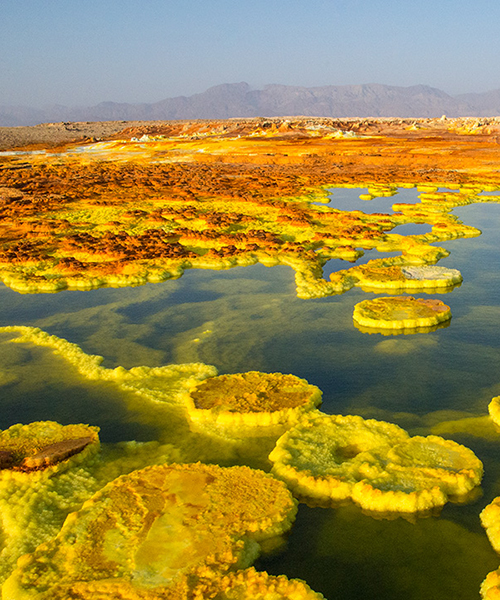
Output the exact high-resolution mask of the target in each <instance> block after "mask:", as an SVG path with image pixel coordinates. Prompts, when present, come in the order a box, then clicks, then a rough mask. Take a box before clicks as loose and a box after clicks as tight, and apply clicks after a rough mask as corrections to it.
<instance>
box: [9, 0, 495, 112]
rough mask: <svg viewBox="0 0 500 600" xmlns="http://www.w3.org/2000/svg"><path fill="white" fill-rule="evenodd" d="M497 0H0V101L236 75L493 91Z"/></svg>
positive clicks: (85, 96)
mask: <svg viewBox="0 0 500 600" xmlns="http://www.w3.org/2000/svg"><path fill="white" fill-rule="evenodd" d="M498 22H500V4H495V3H493V2H492V1H489V0H478V1H477V2H476V3H474V4H473V5H472V4H471V5H470V6H463V5H460V7H457V5H456V3H455V2H452V1H451V0H438V1H437V2H436V1H434V2H431V0H415V1H414V2H412V3H411V4H407V3H399V4H397V3H394V2H392V0H309V1H308V2H305V1H302V0H287V1H286V2H285V0H255V1H254V2H252V3H251V4H250V3H248V4H247V3H235V2H234V1H232V0H213V1H212V2H210V3H206V2H203V1H202V0H185V1H184V2H182V3H179V2H176V1H174V0H142V1H141V2H138V1H137V0H120V1H118V0H107V1H106V2H104V3H103V2H97V0H87V1H86V2H85V3H80V2H76V1H74V0H65V1H63V0H45V2H43V3H40V2H38V1H37V0H24V1H23V2H22V3H20V2H18V1H17V0H3V2H2V19H1V20H0V52H1V56H2V58H3V61H2V63H1V64H0V104H7V105H18V106H30V107H33V108H42V107H46V106H50V105H53V104H62V105H66V106H92V105H95V104H99V103H100V102H118V103H122V102H123V103H153V102H158V101H160V100H162V99H165V98H172V97H176V96H191V95H193V94H197V93H202V92H204V91H206V90H207V89H208V88H210V87H213V86H216V85H219V84H222V83H231V82H240V81H246V82H248V83H249V84H250V85H251V86H252V87H254V88H257V89H261V88H263V87H264V86H265V85H268V84H269V83H271V84H273V83H275V84H282V85H289V86H303V87H323V86H326V85H338V86H341V85H361V84H363V83H371V82H373V83H379V84H383V85H391V86H399V87H409V86H413V85H427V86H430V87H433V88H438V89H440V90H442V91H444V92H446V93H447V94H449V95H451V96H456V95H459V94H464V93H481V92H487V91H490V90H495V89H498V88H500V73H499V72H498V68H497V60H498V56H499V54H500V39H499V37H498V35H497V23H498Z"/></svg>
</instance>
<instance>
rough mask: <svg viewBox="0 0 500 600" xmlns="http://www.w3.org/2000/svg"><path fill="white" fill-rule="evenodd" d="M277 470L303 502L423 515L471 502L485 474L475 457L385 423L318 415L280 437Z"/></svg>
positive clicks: (275, 457) (275, 454)
mask: <svg viewBox="0 0 500 600" xmlns="http://www.w3.org/2000/svg"><path fill="white" fill-rule="evenodd" d="M269 458H270V460H271V461H272V462H273V469H272V472H273V473H274V474H275V475H276V476H277V477H279V478H281V479H283V480H284V481H285V482H286V483H287V485H288V486H289V487H290V488H291V489H292V490H293V491H294V492H295V493H296V494H298V495H299V496H301V497H304V498H310V499H313V500H317V501H320V502H322V503H325V504H328V503H329V502H332V501H333V502H338V501H343V500H347V499H351V500H353V501H354V502H355V503H356V504H358V505H359V506H361V507H362V508H363V509H366V510H368V511H372V512H378V513H403V514H404V513H421V512H425V511H429V510H431V509H433V508H435V507H440V506H443V505H444V504H445V503H446V502H447V501H448V500H449V499H450V497H451V496H456V497H460V496H466V495H467V494H468V493H469V492H470V491H471V490H472V489H473V488H474V487H475V486H477V485H479V483H480V481H481V477H482V473H483V467H482V463H481V461H480V460H479V459H478V458H477V457H476V456H475V455H474V453H473V452H472V451H471V450H469V449H467V448H465V447H464V446H461V445H459V444H457V443H455V442H452V441H449V440H444V439H443V438H440V437H437V436H428V437H420V436H417V437H410V436H409V435H408V433H407V432H406V431H404V430H403V429H401V428H400V427H398V426H397V425H393V424H391V423H386V422H384V421H376V420H373V419H369V420H364V419H362V418H361V417H358V416H339V415H323V414H320V413H318V414H316V415H314V417H311V418H309V419H307V418H304V419H303V421H302V422H301V423H299V424H298V425H296V426H294V427H292V428H291V429H290V430H289V431H287V432H286V433H285V434H283V435H282V436H281V438H280V439H279V440H278V442H277V444H276V448H275V449H274V450H273V451H272V452H271V454H270V456H269Z"/></svg>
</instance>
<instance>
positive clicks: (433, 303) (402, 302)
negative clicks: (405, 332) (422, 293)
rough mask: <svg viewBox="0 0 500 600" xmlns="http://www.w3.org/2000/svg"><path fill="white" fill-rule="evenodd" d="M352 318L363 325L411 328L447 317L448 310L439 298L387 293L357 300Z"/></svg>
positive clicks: (448, 315) (440, 320)
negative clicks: (385, 296)
mask: <svg viewBox="0 0 500 600" xmlns="http://www.w3.org/2000/svg"><path fill="white" fill-rule="evenodd" d="M353 319H354V321H355V322H356V323H358V324H359V325H362V326H364V327H376V328H381V329H414V328H417V327H432V326H433V325H437V324H439V323H443V322H444V321H448V320H449V319H451V310H450V307H449V306H447V305H446V304H444V302H441V300H435V299H432V298H430V299H427V298H413V297H412V296H390V297H387V298H374V299H372V300H363V301H362V302H360V303H359V304H356V306H355V307H354V313H353Z"/></svg>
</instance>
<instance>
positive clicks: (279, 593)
mask: <svg viewBox="0 0 500 600" xmlns="http://www.w3.org/2000/svg"><path fill="white" fill-rule="evenodd" d="M219 585H220V591H219V592H218V594H217V596H216V598H217V599H218V600H321V599H322V598H324V597H323V595H322V594H319V593H317V592H313V591H312V590H311V588H310V587H309V586H308V585H307V584H306V583H304V582H303V581H300V580H299V579H292V580H289V579H287V578H286V577H285V576H284V575H281V576H279V577H274V576H271V575H268V574H267V573H262V572H258V571H256V570H255V569H253V568H249V569H245V570H244V571H238V572H236V573H229V574H228V575H226V576H225V577H223V578H222V580H221V581H220V584H219ZM214 587H215V586H214Z"/></svg>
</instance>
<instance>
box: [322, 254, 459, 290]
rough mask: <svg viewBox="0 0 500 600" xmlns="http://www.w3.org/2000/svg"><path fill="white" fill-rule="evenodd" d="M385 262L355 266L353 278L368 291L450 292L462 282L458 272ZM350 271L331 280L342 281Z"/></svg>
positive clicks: (371, 262) (351, 269)
mask: <svg viewBox="0 0 500 600" xmlns="http://www.w3.org/2000/svg"><path fill="white" fill-rule="evenodd" d="M384 262H385V261H383V260H372V261H369V262H368V263H367V264H366V265H360V266H359V267H351V268H350V269H349V270H348V272H349V276H350V277H351V278H353V279H354V280H355V285H356V286H358V287H361V288H362V289H363V290H365V291H370V290H411V291H412V292H414V293H416V292H418V291H430V290H441V291H443V290H447V289H449V288H453V287H454V286H456V285H458V284H459V283H461V282H462V275H461V273H460V271H458V270H457V269H447V268H446V267H437V266H425V265H424V266H410V265H408V266H402V265H391V264H388V265H384ZM346 273H347V271H338V272H337V273H332V274H331V275H330V281H332V282H333V281H338V280H340V279H342V278H343V277H345V276H346Z"/></svg>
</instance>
